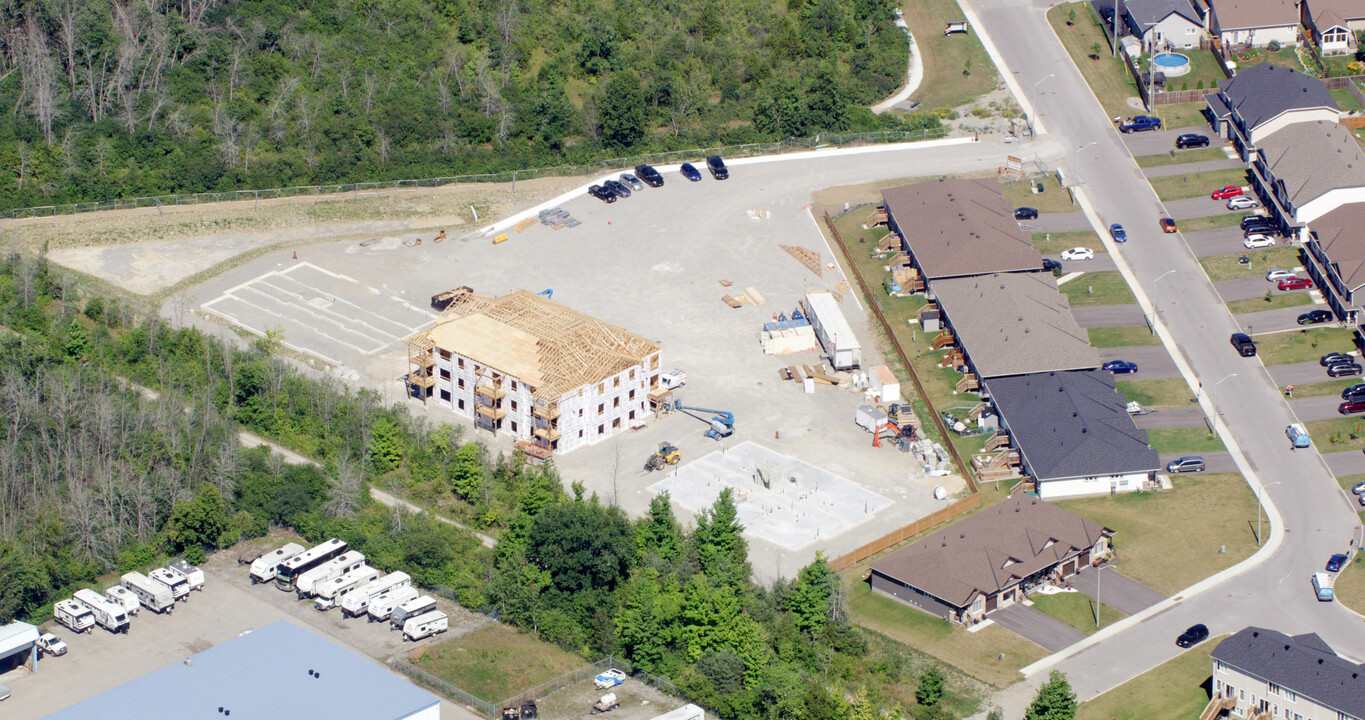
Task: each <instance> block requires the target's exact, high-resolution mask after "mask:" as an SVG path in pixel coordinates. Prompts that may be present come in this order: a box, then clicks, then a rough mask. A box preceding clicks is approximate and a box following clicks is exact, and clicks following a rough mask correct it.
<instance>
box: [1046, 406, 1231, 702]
mask: <svg viewBox="0 0 1365 720" xmlns="http://www.w3.org/2000/svg"><path fill="white" fill-rule="evenodd" d="M1148 432H1150V431H1148ZM1172 482H1173V483H1174V484H1175V487H1174V488H1172V489H1171V490H1163V491H1161V492H1147V493H1125V494H1122V495H1115V496H1113V497H1098V498H1085V499H1080V500H1062V501H1059V502H1057V505H1058V506H1060V507H1063V508H1066V509H1067V510H1070V511H1071V512H1074V513H1076V514H1078V515H1082V516H1084V517H1087V518H1089V519H1091V520H1093V521H1095V522H1097V523H1100V524H1102V525H1104V526H1105V527H1107V528H1110V529H1111V530H1114V531H1116V533H1117V534H1116V535H1115V536H1114V547H1115V550H1116V552H1117V553H1118V559H1119V560H1118V562H1119V564H1118V570H1119V572H1121V573H1123V574H1124V575H1127V576H1128V577H1130V578H1132V579H1134V580H1137V581H1138V582H1140V583H1143V584H1144V585H1147V586H1148V587H1150V588H1152V589H1154V590H1157V591H1159V592H1163V593H1166V594H1167V595H1173V594H1175V593H1176V592H1179V591H1180V590H1183V589H1185V588H1187V587H1189V586H1190V585H1193V584H1194V583H1196V582H1198V581H1200V580H1203V579H1204V578H1206V577H1208V576H1210V575H1212V574H1214V573H1216V572H1218V571H1220V570H1223V569H1225V568H1228V567H1231V566H1232V565H1235V564H1236V563H1239V562H1241V561H1242V560H1243V559H1244V558H1246V557H1249V556H1250V555H1251V553H1253V552H1255V551H1256V495H1255V494H1254V493H1252V492H1251V488H1250V487H1247V484H1246V481H1245V480H1243V479H1242V476H1241V475H1240V474H1238V473H1227V474H1221V473H1214V474H1208V473H1191V474H1188V475H1177V476H1175V477H1174V478H1172ZM1219 547H1223V548H1224V549H1225V550H1226V552H1222V553H1220V552H1218V549H1219ZM1153 717H1157V716H1153Z"/></svg>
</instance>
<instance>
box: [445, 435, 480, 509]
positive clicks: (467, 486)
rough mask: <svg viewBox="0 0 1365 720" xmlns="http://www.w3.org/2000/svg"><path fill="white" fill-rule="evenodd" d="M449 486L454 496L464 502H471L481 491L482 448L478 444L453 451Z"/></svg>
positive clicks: (471, 444)
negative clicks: (453, 457) (453, 456)
mask: <svg viewBox="0 0 1365 720" xmlns="http://www.w3.org/2000/svg"><path fill="white" fill-rule="evenodd" d="M450 484H451V487H452V488H453V489H454V491H455V494H456V495H459V496H460V497H461V498H462V499H464V500H465V501H469V502H472V501H474V500H476V499H477V498H478V497H479V495H480V490H482V489H483V446H482V445H480V444H478V443H472V442H470V443H465V444H463V445H461V446H460V449H459V450H456V451H455V459H454V462H452V463H451V465H450Z"/></svg>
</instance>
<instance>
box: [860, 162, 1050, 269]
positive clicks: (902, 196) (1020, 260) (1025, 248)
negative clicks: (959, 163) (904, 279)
mask: <svg viewBox="0 0 1365 720" xmlns="http://www.w3.org/2000/svg"><path fill="white" fill-rule="evenodd" d="M882 199H883V200H884V201H885V203H886V209H887V212H888V213H890V215H891V216H892V217H893V218H895V220H896V225H897V226H899V227H900V230H901V232H902V233H903V234H904V236H905V237H904V239H905V242H906V243H907V244H908V245H909V246H910V252H911V253H912V254H913V255H914V256H915V262H916V263H917V264H918V265H919V267H920V270H922V271H923V272H924V275H925V277H927V278H928V279H929V280H930V281H931V282H932V281H933V280H935V279H938V278H943V277H961V276H964V275H981V274H985V273H992V272H1015V271H1019V270H1037V269H1039V268H1041V267H1042V266H1043V256H1042V255H1040V254H1039V253H1038V251H1037V250H1035V249H1034V248H1033V240H1032V238H1031V237H1030V236H1029V234H1028V233H1026V232H1024V231H1023V230H1021V229H1020V228H1019V223H1018V222H1017V221H1015V219H1014V211H1013V210H1012V209H1011V208H1010V206H1009V204H1008V203H1007V202H1005V196H1004V195H1002V194H1001V193H1000V183H998V182H996V181H995V180H963V179H953V180H940V181H936V182H923V183H916V184H914V185H903V186H901V187H897V188H891V189H889V190H883V191H882Z"/></svg>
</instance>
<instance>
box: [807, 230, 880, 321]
mask: <svg viewBox="0 0 1365 720" xmlns="http://www.w3.org/2000/svg"><path fill="white" fill-rule="evenodd" d="M806 217H808V218H810V222H811V224H812V225H814V226H815V232H816V234H818V235H819V236H820V241H821V242H823V243H824V244H825V249H826V250H828V251H829V254H830V257H832V258H834V267H836V268H838V269H839V277H841V278H843V279H844V282H846V283H848V285H849V293H848V294H849V295H852V296H853V304H854V305H857V306H858V311H859V312H866V310H864V309H863V303H862V301H861V300H859V299H858V288H857V287H856V286H854V284H853V283H852V282H849V279H848V276H847V275H845V274H844V265H843V263H841V262H839V254H838V253H836V252H834V248H832V247H830V244H829V238H827V237H825V231H824V230H821V229H820V222H819V221H817V220H816V219H815V213H813V212H811V210H810V206H809V205H807V206H806ZM844 259H845V260H848V261H849V262H853V261H852V260H849V259H848V258H844Z"/></svg>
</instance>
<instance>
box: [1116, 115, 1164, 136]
mask: <svg viewBox="0 0 1365 720" xmlns="http://www.w3.org/2000/svg"><path fill="white" fill-rule="evenodd" d="M1160 129H1161V118H1158V117H1152V116H1151V115H1137V116H1135V117H1133V118H1132V119H1131V120H1129V121H1128V122H1126V123H1123V124H1122V125H1120V126H1119V132H1121V133H1124V134H1127V133H1135V132H1144V131H1147V130H1160Z"/></svg>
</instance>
